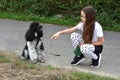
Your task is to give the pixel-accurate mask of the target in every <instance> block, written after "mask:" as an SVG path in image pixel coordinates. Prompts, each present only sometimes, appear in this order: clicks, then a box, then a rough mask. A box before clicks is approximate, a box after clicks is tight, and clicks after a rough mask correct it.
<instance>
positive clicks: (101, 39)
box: [92, 37, 104, 45]
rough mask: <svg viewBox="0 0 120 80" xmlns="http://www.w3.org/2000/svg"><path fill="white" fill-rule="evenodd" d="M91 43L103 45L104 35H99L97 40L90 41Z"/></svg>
mask: <svg viewBox="0 0 120 80" xmlns="http://www.w3.org/2000/svg"><path fill="white" fill-rule="evenodd" d="M92 44H93V45H103V44H104V37H99V38H98V41H96V42H92Z"/></svg>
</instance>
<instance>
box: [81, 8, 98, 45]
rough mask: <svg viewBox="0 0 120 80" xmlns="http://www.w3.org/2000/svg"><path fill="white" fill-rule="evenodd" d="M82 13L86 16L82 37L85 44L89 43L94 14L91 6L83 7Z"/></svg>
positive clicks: (91, 35) (94, 18)
mask: <svg viewBox="0 0 120 80" xmlns="http://www.w3.org/2000/svg"><path fill="white" fill-rule="evenodd" d="M82 11H84V12H85V14H86V20H85V23H84V25H83V26H84V28H83V36H82V37H83V40H84V42H85V43H91V42H92V38H93V34H94V28H95V21H96V12H95V10H94V8H93V7H92V6H87V7H84V8H83V9H82Z"/></svg>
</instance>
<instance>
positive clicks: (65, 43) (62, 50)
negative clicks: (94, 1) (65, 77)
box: [0, 19, 120, 78]
mask: <svg viewBox="0 0 120 80" xmlns="http://www.w3.org/2000/svg"><path fill="white" fill-rule="evenodd" d="M30 23H31V21H28V22H23V21H15V20H8V19H0V49H1V50H5V51H9V52H15V53H18V54H20V53H21V52H22V49H23V47H24V44H25V40H24V34H25V32H26V30H27V29H28V27H29V24H30ZM41 25H43V26H44V28H43V30H44V37H43V38H42V39H43V41H44V45H45V54H46V63H48V64H50V65H53V66H55V67H59V68H69V69H76V70H79V71H83V72H90V73H94V74H98V75H103V76H112V77H119V78H120V47H119V46H120V42H119V41H120V33H119V32H108V31H104V36H105V45H104V50H103V52H102V61H101V66H100V67H99V68H92V67H90V66H89V61H90V59H89V58H86V59H85V61H84V62H83V63H81V64H80V65H78V66H73V65H71V64H70V62H71V61H72V58H73V55H74V54H73V48H72V44H71V41H70V35H69V34H66V35H61V36H60V37H59V39H57V40H50V37H51V36H52V35H53V34H54V33H55V32H57V31H59V30H63V29H66V28H68V27H67V26H57V25H52V24H41ZM51 53H52V54H60V56H59V57H58V56H54V55H51Z"/></svg>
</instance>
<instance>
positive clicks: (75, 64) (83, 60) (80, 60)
mask: <svg viewBox="0 0 120 80" xmlns="http://www.w3.org/2000/svg"><path fill="white" fill-rule="evenodd" d="M84 60H85V58H83V59H81V60H79V61H78V62H77V63H76V64H73V65H75V66H76V65H78V64H80V63H81V62H83V61H84Z"/></svg>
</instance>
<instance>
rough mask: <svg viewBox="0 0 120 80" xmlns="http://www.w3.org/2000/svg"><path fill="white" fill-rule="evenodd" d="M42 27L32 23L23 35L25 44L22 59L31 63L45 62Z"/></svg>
mask: <svg viewBox="0 0 120 80" xmlns="http://www.w3.org/2000/svg"><path fill="white" fill-rule="evenodd" d="M42 28H43V27H42V25H39V23H38V22H32V23H31V24H30V26H29V29H28V30H27V32H26V34H25V40H26V44H25V47H24V49H23V52H22V58H23V59H26V60H27V59H30V60H31V61H32V62H33V63H36V62H38V61H39V62H45V60H44V45H43V41H42V40H41V37H43V30H42Z"/></svg>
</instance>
